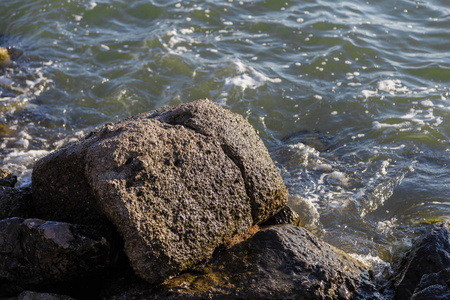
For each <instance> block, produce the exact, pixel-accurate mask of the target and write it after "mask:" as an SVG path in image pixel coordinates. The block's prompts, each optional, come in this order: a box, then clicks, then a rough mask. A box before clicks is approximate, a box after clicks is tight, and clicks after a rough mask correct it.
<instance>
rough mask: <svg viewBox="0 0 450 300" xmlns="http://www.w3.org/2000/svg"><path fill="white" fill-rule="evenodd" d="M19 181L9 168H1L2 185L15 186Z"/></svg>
mask: <svg viewBox="0 0 450 300" xmlns="http://www.w3.org/2000/svg"><path fill="white" fill-rule="evenodd" d="M16 182H17V176H15V175H14V174H13V173H12V172H11V171H10V170H8V169H0V186H7V187H14V185H15V184H16Z"/></svg>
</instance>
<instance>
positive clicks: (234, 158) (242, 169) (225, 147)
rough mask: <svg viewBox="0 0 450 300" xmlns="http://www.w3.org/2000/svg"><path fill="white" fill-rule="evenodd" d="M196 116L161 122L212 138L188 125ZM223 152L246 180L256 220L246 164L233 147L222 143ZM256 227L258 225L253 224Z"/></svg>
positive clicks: (169, 118)
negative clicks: (235, 153)
mask: <svg viewBox="0 0 450 300" xmlns="http://www.w3.org/2000/svg"><path fill="white" fill-rule="evenodd" d="M172 113H173V112H172ZM193 117H194V116H193V115H192V114H187V115H182V114H179V115H176V116H164V118H160V119H159V120H160V121H161V122H163V123H166V124H170V125H181V126H183V127H184V128H186V129H189V130H193V131H194V132H195V133H198V134H201V135H203V136H205V137H211V136H210V135H208V134H206V133H205V132H204V131H203V130H201V128H198V127H193V126H190V125H188V124H186V123H188V122H189V121H190V120H191V119H192V118H193ZM220 146H221V148H222V150H223V152H224V153H225V155H226V156H228V158H229V159H231V161H232V162H233V163H234V164H235V165H236V167H238V169H239V171H240V172H241V176H242V179H243V180H244V187H245V193H246V195H247V198H248V199H249V200H250V208H251V215H252V220H253V222H254V220H255V219H256V218H255V216H254V214H255V213H256V211H257V208H256V199H255V196H254V193H252V188H251V183H250V181H249V179H248V176H247V172H246V171H245V167H244V164H243V163H242V161H241V159H240V157H238V156H236V155H234V154H233V150H232V149H231V147H230V146H229V145H227V144H225V143H223V142H222V141H221V144H220ZM253 225H256V224H253Z"/></svg>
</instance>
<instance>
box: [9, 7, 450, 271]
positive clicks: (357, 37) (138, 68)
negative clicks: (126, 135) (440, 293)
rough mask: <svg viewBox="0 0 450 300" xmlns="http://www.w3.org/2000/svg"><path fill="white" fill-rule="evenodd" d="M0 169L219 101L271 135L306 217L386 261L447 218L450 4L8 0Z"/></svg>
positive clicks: (341, 243) (26, 180)
mask: <svg viewBox="0 0 450 300" xmlns="http://www.w3.org/2000/svg"><path fill="white" fill-rule="evenodd" d="M0 20H1V22H0V34H2V36H1V38H0V45H1V46H4V47H12V48H14V49H17V51H19V50H20V51H19V52H17V53H18V57H16V58H15V59H14V61H13V63H12V64H10V65H8V66H5V67H3V68H0V94H1V95H0V153H1V157H0V165H1V166H3V167H7V168H10V169H12V170H13V171H15V172H16V173H17V174H19V175H20V176H21V177H20V185H27V184H30V174H31V168H32V166H33V163H34V162H35V161H36V159H38V158H40V157H42V156H44V155H46V154H47V153H49V151H52V150H54V149H56V148H58V147H60V146H61V145H63V144H65V143H67V142H68V141H70V140H73V139H77V138H80V137H82V136H83V135H85V134H87V133H89V132H90V131H91V130H93V129H95V128H96V127H98V126H100V125H102V124H103V123H105V122H114V121H117V120H119V119H121V118H124V117H127V116H130V115H133V114H137V113H140V112H145V111H149V110H153V109H156V108H158V107H161V106H164V105H175V104H180V103H185V102H189V101H193V100H196V99H199V98H204V97H207V98H209V99H211V100H213V101H215V102H217V103H220V104H221V105H223V106H224V107H226V108H228V109H231V110H232V111H234V112H236V113H239V114H242V115H244V116H245V117H246V118H247V119H248V120H249V122H250V123H251V124H252V125H253V126H254V127H255V128H256V129H257V130H258V132H259V134H260V136H261V137H262V139H263V140H264V142H265V144H266V146H267V147H268V149H269V151H270V153H271V155H272V157H273V159H274V160H275V161H276V163H277V166H278V167H279V168H280V170H281V172H282V175H283V178H284V180H285V182H286V185H287V187H288V189H289V192H290V204H291V206H292V207H294V208H295V209H296V210H297V211H298V212H299V213H300V214H301V216H302V218H303V224H304V226H306V227H307V228H309V229H311V230H313V231H314V232H315V233H316V234H317V235H319V236H321V237H322V238H324V239H325V240H326V241H328V242H329V243H331V244H333V245H335V246H337V247H339V248H341V249H343V250H345V251H347V252H348V253H354V254H355V255H360V256H361V257H364V258H365V259H372V260H374V261H377V260H378V261H380V259H381V260H383V261H385V262H391V261H392V260H395V257H396V255H397V253H401V251H402V250H403V249H405V248H406V247H407V246H408V244H409V243H410V241H411V238H412V237H414V236H416V235H417V234H419V233H420V232H422V231H423V230H424V229H425V227H426V223H430V222H434V221H436V220H440V219H444V218H447V219H448V218H450V169H449V167H448V164H449V160H448V155H449V151H450V125H449V124H450V123H449V112H450V96H449V92H450V91H449V87H450V52H449V51H448V49H450V32H449V31H448V28H450V5H449V4H448V3H446V1H444V0H441V1H440V0H430V1H406V0H399V1H387V0H377V1H361V0H352V1H332V0H308V1H279V0H266V1H233V0H228V1H213V0H209V1H206V0H203V1H125V0H98V1H97V0H87V1H71V0H68V1H55V0H40V1H36V0H2V1H1V3H0Z"/></svg>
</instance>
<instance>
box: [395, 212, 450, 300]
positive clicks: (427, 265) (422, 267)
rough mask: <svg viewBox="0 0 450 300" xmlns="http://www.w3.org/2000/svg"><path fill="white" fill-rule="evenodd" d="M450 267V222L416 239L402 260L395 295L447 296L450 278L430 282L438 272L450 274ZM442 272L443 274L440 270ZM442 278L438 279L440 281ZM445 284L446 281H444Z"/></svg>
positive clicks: (449, 288)
mask: <svg viewBox="0 0 450 300" xmlns="http://www.w3.org/2000/svg"><path fill="white" fill-rule="evenodd" d="M448 268H450V221H445V222H442V223H440V224H436V225H434V226H433V229H432V230H431V232H430V233H429V234H428V235H426V236H425V237H423V238H421V239H419V240H417V241H416V242H415V243H414V245H413V247H412V249H411V250H410V251H409V253H408V254H407V255H406V256H405V258H404V259H403V261H402V262H401V264H400V266H399V268H398V271H397V274H396V277H395V279H394V287H395V298H396V299H410V298H411V297H412V296H413V295H414V297H415V299H425V295H426V296H427V297H426V299H446V298H440V297H441V295H445V294H450V287H449V285H448V283H449V282H450V281H449V280H450V277H446V278H445V277H443V279H444V278H445V279H444V281H443V282H441V283H439V282H436V284H431V282H433V281H434V280H435V279H436V276H438V275H437V274H441V275H442V276H444V275H445V276H448V274H449V273H448V272H447V271H445V270H446V269H448ZM441 272H442V273H441ZM438 281H439V280H438ZM444 283H445V284H444Z"/></svg>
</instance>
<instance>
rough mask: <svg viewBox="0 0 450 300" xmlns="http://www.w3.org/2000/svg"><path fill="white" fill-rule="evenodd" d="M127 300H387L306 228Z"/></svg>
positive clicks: (260, 237) (273, 235)
mask: <svg viewBox="0 0 450 300" xmlns="http://www.w3.org/2000/svg"><path fill="white" fill-rule="evenodd" d="M105 298H107V299H111V300H122V299H305V300H307V299H374V300H375V299H376V300H378V299H382V296H381V295H380V294H379V292H378V291H377V289H376V287H375V286H374V284H373V282H372V278H371V276H370V271H369V269H368V267H367V266H365V265H364V264H362V263H361V262H359V261H357V260H355V259H354V258H352V257H350V256H349V255H347V254H345V253H343V252H342V251H340V250H338V249H336V248H334V247H333V246H331V245H329V244H327V243H325V242H323V241H322V240H320V239H318V238H317V237H315V236H314V235H312V234H311V233H310V232H308V231H307V230H306V229H304V228H302V227H297V226H292V225H286V226H283V227H271V228H269V229H266V230H261V231H259V232H257V233H256V234H255V235H254V236H253V237H251V238H250V239H248V240H246V241H244V242H242V243H240V244H238V245H236V246H234V247H233V248H231V249H230V250H228V251H226V252H224V253H222V255H221V256H220V257H219V258H217V260H216V262H215V263H213V264H212V265H209V266H206V267H203V268H197V269H196V270H194V271H188V272H184V273H183V274H181V275H179V276H177V277H175V278H173V279H170V280H168V281H166V282H165V283H164V284H163V285H162V288H159V289H155V288H154V287H152V286H147V287H146V286H145V285H143V284H139V283H136V284H134V285H127V287H125V288H124V290H123V291H122V292H120V293H118V294H116V295H113V296H109V297H105Z"/></svg>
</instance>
